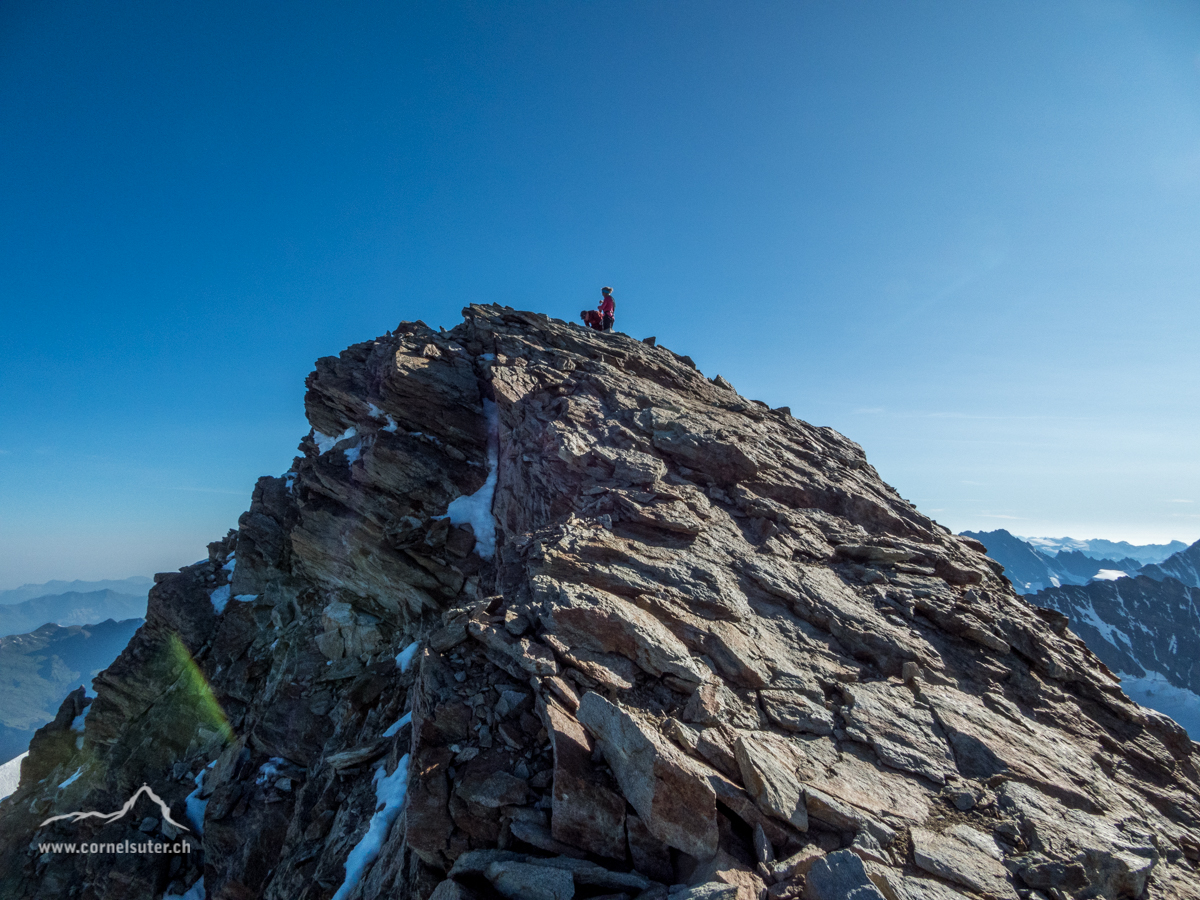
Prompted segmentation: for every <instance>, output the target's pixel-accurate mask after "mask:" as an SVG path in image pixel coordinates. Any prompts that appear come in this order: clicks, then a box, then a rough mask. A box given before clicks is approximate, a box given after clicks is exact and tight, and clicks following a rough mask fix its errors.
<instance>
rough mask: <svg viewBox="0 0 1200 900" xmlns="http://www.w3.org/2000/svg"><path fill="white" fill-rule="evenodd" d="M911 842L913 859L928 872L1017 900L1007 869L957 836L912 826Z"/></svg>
mask: <svg viewBox="0 0 1200 900" xmlns="http://www.w3.org/2000/svg"><path fill="white" fill-rule="evenodd" d="M981 837H983V835H981ZM912 845H913V861H914V862H915V863H916V864H917V867H918V868H920V869H923V870H925V871H926V872H928V873H929V874H931V875H937V876H938V877H939V878H945V879H946V880H947V881H953V882H954V883H955V884H961V885H963V887H966V888H970V889H971V890H973V891H976V892H977V893H980V894H987V895H988V896H990V897H1001V898H1005V900H1017V892H1016V891H1015V890H1014V889H1013V886H1012V880H1011V878H1010V877H1009V874H1008V870H1007V869H1005V868H1004V866H1003V865H1002V864H1001V863H1000V862H999V861H998V860H997V859H995V858H993V857H992V856H991V855H990V854H988V853H986V852H984V851H983V850H980V849H979V848H978V847H977V846H972V844H968V843H967V842H965V841H964V840H962V839H961V838H960V837H958V836H957V835H950V834H938V833H937V832H935V831H927V830H926V829H924V828H913V829H912Z"/></svg>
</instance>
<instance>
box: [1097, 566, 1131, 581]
mask: <svg viewBox="0 0 1200 900" xmlns="http://www.w3.org/2000/svg"><path fill="white" fill-rule="evenodd" d="M1128 577H1129V573H1128V572H1122V571H1121V570H1120V569H1101V570H1100V571H1099V572H1097V573H1096V574H1095V575H1093V576H1092V580H1093V581H1116V580H1117V579H1118V578H1128Z"/></svg>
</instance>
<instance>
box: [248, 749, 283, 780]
mask: <svg viewBox="0 0 1200 900" xmlns="http://www.w3.org/2000/svg"><path fill="white" fill-rule="evenodd" d="M282 765H283V757H282V756H272V757H271V758H270V759H269V760H268V761H267V762H265V763H263V764H262V765H261V766H259V767H258V777H257V778H255V779H254V783H255V784H266V783H267V782H268V781H270V780H271V776H273V775H278V774H279V768H278V767H279V766H282Z"/></svg>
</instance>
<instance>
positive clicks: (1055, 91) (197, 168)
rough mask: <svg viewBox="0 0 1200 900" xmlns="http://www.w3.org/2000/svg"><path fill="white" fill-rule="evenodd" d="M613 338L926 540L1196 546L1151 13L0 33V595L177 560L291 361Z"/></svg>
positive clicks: (1196, 328) (245, 25) (305, 11)
mask: <svg viewBox="0 0 1200 900" xmlns="http://www.w3.org/2000/svg"><path fill="white" fill-rule="evenodd" d="M602 284H611V285H613V286H614V287H615V296H616V298H617V302H618V327H619V328H620V329H621V330H624V331H626V332H628V333H630V334H633V335H634V336H636V337H642V336H645V335H649V334H654V335H657V336H658V338H659V340H660V341H662V342H664V343H666V344H668V345H669V346H671V347H672V348H673V349H676V350H677V351H679V352H683V353H688V354H690V355H691V356H692V357H693V358H694V359H696V361H697V362H698V364H699V365H700V367H701V369H702V370H703V371H704V372H705V373H706V374H708V375H710V376H711V375H716V374H718V373H720V374H723V375H724V376H725V377H727V378H728V379H730V380H731V381H732V382H733V383H734V385H735V386H737V387H738V389H739V390H741V391H742V392H743V393H744V394H746V395H748V396H751V397H755V398H759V399H763V400H766V401H767V402H769V403H771V404H772V405H785V404H786V405H789V406H791V407H792V410H793V412H794V413H795V414H796V415H798V416H799V417H801V418H804V419H806V420H808V421H811V422H814V423H816V424H821V425H831V426H833V427H835V428H837V429H838V430H840V431H842V432H843V433H845V434H847V435H848V436H850V437H851V438H852V439H854V440H856V441H858V442H859V443H861V444H862V445H863V446H864V447H865V449H866V451H867V455H868V458H869V459H870V460H871V461H872V462H873V463H874V465H875V466H876V468H878V469H879V471H880V473H881V474H882V475H883V476H884V477H885V478H886V479H887V480H888V481H890V482H891V483H892V484H894V485H895V486H896V487H897V489H898V490H899V491H900V492H901V494H903V495H904V496H905V497H907V498H909V499H911V500H912V501H913V502H915V503H916V504H917V505H918V506H919V507H920V508H922V509H923V510H925V511H926V512H928V513H930V514H931V515H933V516H934V517H936V518H938V519H939V520H940V521H942V522H944V523H945V524H947V525H948V526H950V527H952V528H954V529H956V530H960V529H966V528H971V529H991V528H996V527H1006V528H1008V529H1009V530H1011V531H1013V532H1015V533H1018V534H1029V535H1053V536H1059V535H1064V534H1070V535H1072V536H1075V537H1081V538H1083V537H1107V538H1111V539H1127V540H1132V541H1137V542H1142V541H1149V540H1166V539H1170V538H1178V539H1181V540H1186V541H1192V540H1195V539H1196V538H1198V537H1200V475H1198V473H1197V467H1196V460H1197V459H1200V412H1198V410H1200V396H1198V394H1200V367H1198V366H1197V364H1196V359H1197V350H1196V348H1197V346H1198V345H1200V344H1198V338H1200V313H1198V312H1197V304H1196V298H1197V292H1198V290H1200V12H1198V8H1197V7H1196V6H1195V5H1194V4H1189V3H1152V2H1151V3H1141V2H1139V3H1125V2H1105V0H1087V2H1079V3H1072V2H1060V3H1053V4H1047V3H1042V2H1031V3H1021V2H1002V3H982V2H957V0H956V2H949V0H947V2H941V3H922V2H786V3H754V2H750V3H705V2H694V0H689V2H644V0H638V2H605V3H599V2H521V3H503V2H486V3H474V4H472V3H454V2H436V3H435V2H427V3H405V4H396V3H369V2H360V3H354V4H335V3H314V2H288V3H282V2H281V3H268V2H260V3H244V2H239V3H234V2H220V0H214V2H209V3H205V4H183V3H178V2H143V3H129V2H120V0H114V2H110V3H105V4H95V3H84V2H61V0H11V2H8V3H5V4H4V5H3V8H2V9H0V306H2V308H3V310H4V321H5V327H4V328H3V329H0V423H2V424H0V547H3V550H0V588H5V587H11V586H13V585H16V584H20V583H22V582H26V581H42V580H47V579H50V578H101V577H121V576H126V575H130V574H135V573H136V574H141V573H149V572H153V571H158V570H166V569H173V568H176V567H178V566H180V565H183V564H187V563H189V562H191V561H193V560H195V559H198V558H200V557H201V556H203V555H204V552H205V548H204V545H205V543H206V542H208V541H210V540H213V539H215V538H217V537H218V536H220V535H221V534H223V533H224V531H225V530H226V529H227V528H229V527H232V526H234V525H235V524H236V520H237V516H238V514H239V513H240V512H241V511H242V510H243V509H244V508H245V507H246V505H247V503H248V501H249V496H250V490H251V488H252V486H253V483H254V479H255V478H256V477H257V476H258V475H260V474H268V473H272V474H278V473H280V472H283V471H284V470H286V469H287V468H288V466H289V464H290V461H291V458H292V456H293V455H294V452H295V447H296V444H297V442H298V441H299V439H300V437H301V436H302V434H303V433H305V432H306V431H307V425H306V423H305V422H304V419H303V406H302V396H303V381H304V377H305V375H306V374H307V373H308V372H309V371H310V370H311V367H312V364H313V361H314V360H315V359H316V358H317V357H318V356H322V355H327V354H332V353H336V352H337V351H338V350H340V349H341V348H342V347H344V346H346V345H347V344H349V343H352V342H354V341H358V340H364V339H368V338H371V337H374V336H376V335H377V334H380V333H382V332H384V331H386V330H388V329H389V328H391V327H393V326H394V325H395V324H396V323H397V322H399V321H400V320H402V319H414V318H421V319H423V320H425V321H426V322H429V323H430V324H434V325H439V324H440V325H446V326H451V325H453V324H454V323H455V321H457V320H458V317H459V310H460V309H461V308H462V306H464V305H465V304H466V303H469V302H478V301H482V302H486V301H498V302H502V303H506V304H511V305H513V306H518V307H524V308H532V309H538V310H543V311H546V312H549V313H551V314H553V315H558V316H561V317H563V318H572V317H573V316H574V315H575V314H576V313H577V311H578V310H579V309H581V308H582V307H584V306H587V305H591V304H592V303H594V302H595V300H596V299H597V298H598V289H599V287H600V285H602Z"/></svg>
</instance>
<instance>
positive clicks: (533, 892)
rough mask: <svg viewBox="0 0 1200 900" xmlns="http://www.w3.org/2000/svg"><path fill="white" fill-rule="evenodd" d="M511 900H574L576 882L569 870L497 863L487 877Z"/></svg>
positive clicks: (520, 863)
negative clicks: (572, 899)
mask: <svg viewBox="0 0 1200 900" xmlns="http://www.w3.org/2000/svg"><path fill="white" fill-rule="evenodd" d="M484 874H485V876H486V877H487V880H488V881H490V882H491V883H492V886H493V887H495V888H496V890H497V891H499V892H500V893H501V894H502V895H504V896H505V897H507V898H509V900H571V898H572V897H574V896H575V879H574V878H573V877H572V876H571V873H570V872H569V871H567V870H566V869H555V868H550V867H548V866H535V865H530V864H529V863H523V862H512V861H508V862H495V863H492V864H491V865H490V866H488V868H487V871H486V872H485V873H484Z"/></svg>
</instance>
